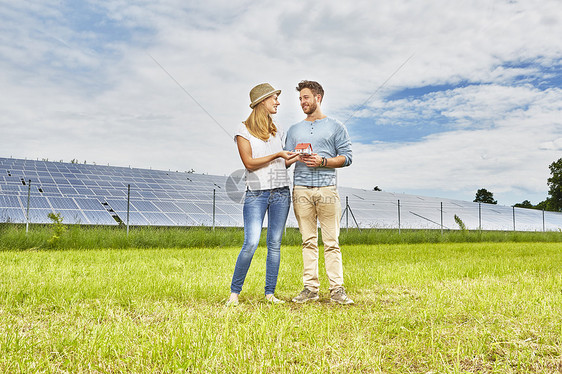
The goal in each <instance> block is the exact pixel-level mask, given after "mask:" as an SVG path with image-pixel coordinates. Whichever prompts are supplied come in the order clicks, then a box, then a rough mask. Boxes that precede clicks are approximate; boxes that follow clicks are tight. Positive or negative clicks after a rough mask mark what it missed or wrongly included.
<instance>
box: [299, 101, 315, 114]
mask: <svg viewBox="0 0 562 374" xmlns="http://www.w3.org/2000/svg"><path fill="white" fill-rule="evenodd" d="M316 108H318V105H316V103H315V102H313V103H312V104H309V105H308V108H307V109H305V108H302V111H303V112H304V114H312V113H314V112H315V111H316Z"/></svg>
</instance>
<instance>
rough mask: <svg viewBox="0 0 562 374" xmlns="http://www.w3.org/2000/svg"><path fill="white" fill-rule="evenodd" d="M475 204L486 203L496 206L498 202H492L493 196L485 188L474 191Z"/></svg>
mask: <svg viewBox="0 0 562 374" xmlns="http://www.w3.org/2000/svg"><path fill="white" fill-rule="evenodd" d="M474 202H475V203H486V204H497V203H498V202H497V201H496V200H494V194H493V193H492V192H490V191H488V190H487V189H485V188H481V189H479V190H478V191H476V198H475V199H474Z"/></svg>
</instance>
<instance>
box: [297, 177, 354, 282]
mask: <svg viewBox="0 0 562 374" xmlns="http://www.w3.org/2000/svg"><path fill="white" fill-rule="evenodd" d="M293 209H294V210H295V216H296V218H297V222H298V224H299V230H300V233H301V235H302V259H303V266H304V271H303V283H304V286H305V287H306V288H308V289H309V290H311V291H313V292H318V290H319V288H320V281H319V280H318V252H319V250H318V223H320V228H321V230H322V241H323V243H324V263H325V266H326V274H327V276H328V280H329V282H330V291H334V290H336V289H338V288H340V287H342V286H343V267H342V255H341V251H340V246H339V235H340V219H341V204H340V196H339V194H338V190H337V188H336V186H328V187H306V186H295V187H294V188H293Z"/></svg>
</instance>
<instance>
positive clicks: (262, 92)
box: [250, 83, 281, 109]
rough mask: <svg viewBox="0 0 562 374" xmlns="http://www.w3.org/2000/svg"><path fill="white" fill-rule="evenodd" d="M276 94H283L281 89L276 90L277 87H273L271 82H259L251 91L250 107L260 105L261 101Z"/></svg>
mask: <svg viewBox="0 0 562 374" xmlns="http://www.w3.org/2000/svg"><path fill="white" fill-rule="evenodd" d="M274 94H277V95H281V90H276V89H275V88H273V87H271V84H269V83H262V84H258V85H257V86H256V87H254V88H252V90H251V91H250V101H251V103H250V108H252V109H254V107H255V106H256V105H258V104H259V103H260V101H262V100H264V99H267V98H268V97H270V96H271V95H274Z"/></svg>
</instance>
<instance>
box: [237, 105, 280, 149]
mask: <svg viewBox="0 0 562 374" xmlns="http://www.w3.org/2000/svg"><path fill="white" fill-rule="evenodd" d="M244 124H245V125H246V128H247V129H248V131H249V132H250V134H252V135H253V136H255V137H256V138H258V139H261V140H263V141H267V140H268V139H269V137H270V136H271V135H273V136H275V134H277V127H276V126H275V123H273V119H272V118H271V115H270V114H269V111H268V110H267V108H266V107H265V106H264V105H261V102H260V103H259V104H258V105H256V106H255V107H254V109H252V113H250V115H249V116H248V119H247V120H246V121H245V122H244Z"/></svg>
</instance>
